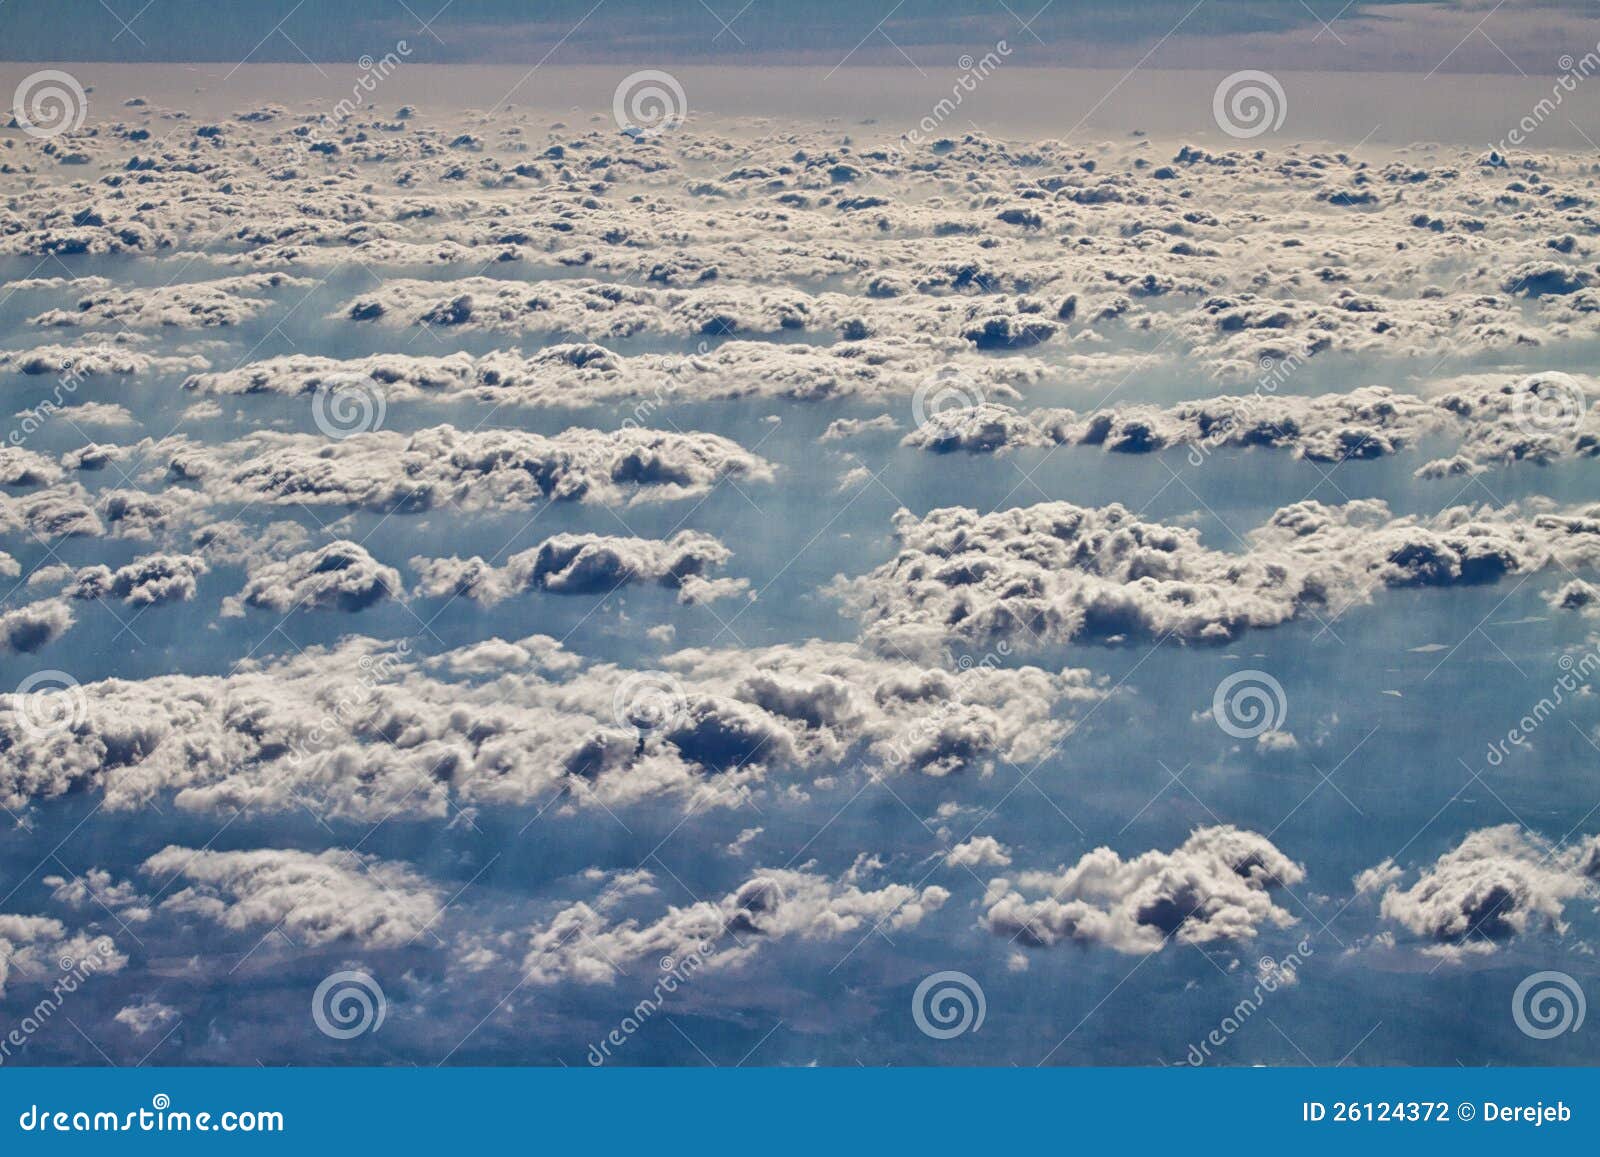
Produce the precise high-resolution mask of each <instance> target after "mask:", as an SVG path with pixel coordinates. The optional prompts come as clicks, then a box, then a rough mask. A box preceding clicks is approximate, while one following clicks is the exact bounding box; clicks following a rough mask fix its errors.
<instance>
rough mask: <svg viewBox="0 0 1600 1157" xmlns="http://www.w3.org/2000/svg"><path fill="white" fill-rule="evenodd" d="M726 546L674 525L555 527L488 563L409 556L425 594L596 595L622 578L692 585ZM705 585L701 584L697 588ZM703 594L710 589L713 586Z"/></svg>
mask: <svg viewBox="0 0 1600 1157" xmlns="http://www.w3.org/2000/svg"><path fill="white" fill-rule="evenodd" d="M732 554H733V552H732V551H730V550H729V549H728V548H727V547H725V546H723V545H722V543H720V542H718V541H717V540H716V539H715V538H712V537H711V536H710V535H708V534H702V533H700V532H699V531H693V530H684V531H679V532H678V533H677V534H675V535H673V536H672V537H671V538H670V539H666V540H661V539H648V538H621V537H617V536H615V535H601V534H558V535H553V536H552V537H550V538H547V539H545V540H544V541H543V542H541V543H540V544H539V545H538V546H536V547H533V548H532V549H530V550H525V551H520V552H519V553H517V554H514V555H511V556H510V557H509V558H507V559H506V562H505V565H503V566H498V567H497V566H494V565H493V564H492V563H489V562H485V561H484V560H483V559H482V558H480V557H478V556H476V555H474V556H473V557H472V558H468V559H463V558H422V557H419V558H413V559H412V560H411V569H412V570H414V571H416V572H417V573H418V575H419V583H418V592H419V593H421V594H423V595H427V596H429V597H435V598H437V597H444V596H451V595H457V594H459V595H464V596H466V597H468V598H471V599H474V600H476V601H478V602H481V603H486V604H493V603H497V602H500V601H501V600H502V599H506V598H509V597H511V596H512V595H516V594H520V593H521V592H523V591H530V590H540V591H549V592H551V593H553V594H595V593H598V594H604V593H606V592H608V591H611V590H614V589H616V588H617V587H619V586H622V585H623V584H625V583H656V584H658V585H660V586H664V587H670V588H674V589H679V590H681V591H682V592H683V593H684V595H685V596H689V595H691V594H692V593H693V592H695V591H696V590H697V588H696V586H695V585H693V584H692V582H691V580H693V579H696V578H701V579H703V577H704V574H705V572H706V571H708V570H712V569H715V568H717V567H720V566H722V565H723V564H724V563H726V562H727V560H728V559H729V558H730V557H731V556H732ZM706 585H707V584H705V583H703V582H702V583H701V584H700V586H701V587H702V588H703V587H704V586H706ZM704 593H715V590H714V589H713V591H711V592H702V597H703V594H704Z"/></svg>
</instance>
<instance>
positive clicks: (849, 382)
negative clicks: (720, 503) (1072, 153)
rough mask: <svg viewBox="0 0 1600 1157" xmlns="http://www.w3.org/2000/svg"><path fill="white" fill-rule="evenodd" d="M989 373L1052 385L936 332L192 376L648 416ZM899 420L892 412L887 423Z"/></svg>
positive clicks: (909, 388)
mask: <svg viewBox="0 0 1600 1157" xmlns="http://www.w3.org/2000/svg"><path fill="white" fill-rule="evenodd" d="M952 367H953V368H958V369H961V370H962V371H964V372H966V373H969V374H972V375H979V374H981V375H982V376H983V378H984V380H985V382H986V388H987V389H988V390H989V391H990V392H991V393H993V394H994V396H996V397H1003V398H1013V399H1015V398H1018V397H1020V394H1019V393H1018V387H1020V386H1026V385H1029V384H1031V383H1034V382H1037V381H1039V380H1040V379H1042V378H1043V377H1044V376H1045V374H1046V370H1047V367H1046V365H1045V363H1043V362H1042V361H1039V360H1037V359H1033V358H1024V357H1018V358H1011V359H1007V360H1006V361H1004V362H995V361H993V360H992V359H989V360H985V359H983V358H980V357H978V356H976V355H974V354H973V353H972V352H971V351H970V349H968V348H967V347H966V346H965V344H964V343H962V342H961V341H959V340H957V339H954V338H949V337H939V336H937V335H933V334H896V333H890V334H884V335H881V336H875V337H870V338H862V339H860V340H856V341H842V342H837V343H835V344H833V345H827V346H817V345H785V344H775V343H773V342H769V341H744V340H737V341H728V342H724V343H722V344H719V345H717V346H716V347H715V348H710V349H700V350H696V351H695V352H693V353H638V354H631V355H624V354H620V353H616V352H614V351H612V350H609V349H607V348H605V347H604V346H601V345H597V344H595V343H594V342H589V341H585V342H558V343H555V344H552V345H548V346H545V347H543V348H541V349H538V350H536V351H534V352H532V353H523V352H521V351H520V350H495V351H493V352H491V353H487V354H483V355H480V356H474V355H472V354H469V353H464V352H457V353H451V354H445V355H441V356H424V355H413V354H393V353H383V354H372V355H370V356H368V357H363V358H351V359H344V360H341V359H336V358H328V357H317V356H312V355H306V354H290V355H285V356H280V357H272V358H265V359H262V360H261V361H254V362H248V363H246V364H245V365H242V366H238V367H236V368H232V369H228V370H220V371H215V372H201V373H196V374H193V375H191V376H190V377H188V378H187V379H186V380H185V381H184V388H185V389H188V390H193V391H196V392H198V393H201V394H206V395H217V396H225V395H249V394H261V393H276V394H286V395H309V394H314V393H316V392H317V391H318V390H319V389H323V388H325V387H329V386H334V385H342V384H349V383H350V382H351V381H353V380H354V381H358V382H360V383H361V384H362V388H364V389H369V390H371V391H373V392H374V393H377V394H381V395H382V396H383V397H384V398H385V400H386V401H390V402H422V403H459V402H463V401H478V402H487V403H493V404H497V405H521V406H541V407H543V406H560V407H569V406H592V405H597V404H601V403H613V404H618V405H621V406H623V407H624V408H625V409H626V410H627V411H628V412H629V413H630V414H631V415H633V416H634V417H636V418H638V419H640V420H648V419H649V418H650V417H651V415H653V414H655V413H656V412H657V411H659V410H660V409H662V408H663V407H667V406H672V405H677V404H682V403H684V402H689V401H705V400H709V399H714V398H717V399H732V398H743V397H772V398H788V399H793V400H796V401H805V402H830V401H838V400H840V399H848V398H909V397H911V396H912V395H913V394H914V393H915V392H916V390H917V388H918V387H919V386H920V385H922V383H923V382H924V381H926V380H927V378H928V376H929V375H930V374H933V373H934V372H935V371H937V370H945V369H949V368H952ZM883 421H888V422H889V428H893V424H894V423H893V419H891V418H889V417H888V416H887V415H884V416H883V417H882V418H881V419H878V420H877V423H878V424H879V425H881V423H882V422H883Z"/></svg>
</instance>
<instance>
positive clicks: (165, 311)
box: [28, 273, 316, 329]
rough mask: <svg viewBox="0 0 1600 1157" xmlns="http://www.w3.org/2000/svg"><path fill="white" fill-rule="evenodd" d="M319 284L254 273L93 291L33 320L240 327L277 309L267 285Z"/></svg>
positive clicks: (45, 322)
mask: <svg viewBox="0 0 1600 1157" xmlns="http://www.w3.org/2000/svg"><path fill="white" fill-rule="evenodd" d="M315 284H316V283H315V282H313V281H312V280H310V279H309V278H305V277H293V276H291V275H289V274H286V273H252V274H247V275H245V276H242V277H224V278H220V279H218V280H216V281H200V282H187V283H180V284H177V285H160V286H153V287H152V286H139V287H134V288H128V287H123V288H106V289H93V290H89V291H88V292H85V293H82V294H80V295H79V297H78V300H77V302H76V303H74V305H73V306H72V308H71V309H49V310H45V311H44V312H43V313H41V314H38V315H37V316H35V317H31V318H29V319H28V321H29V323H30V324H32V325H37V326H107V327H111V328H115V327H121V326H131V327H133V328H136V329H152V328H157V327H181V328H201V327H210V326H225V325H239V324H241V323H242V322H245V321H249V320H250V319H251V318H255V317H259V316H260V315H261V314H263V313H265V312H266V311H267V310H268V309H270V308H271V307H272V301H271V299H269V298H266V297H263V296H260V294H261V292H262V291H263V290H267V289H300V290H308V289H310V288H312V286H313V285H315Z"/></svg>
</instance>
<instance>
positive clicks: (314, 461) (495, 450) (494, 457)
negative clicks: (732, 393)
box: [127, 426, 772, 513]
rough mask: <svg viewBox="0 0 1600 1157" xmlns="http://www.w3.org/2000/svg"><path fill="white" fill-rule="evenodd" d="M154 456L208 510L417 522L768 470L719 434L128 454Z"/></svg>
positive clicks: (512, 433) (573, 434) (759, 476)
mask: <svg viewBox="0 0 1600 1157" xmlns="http://www.w3.org/2000/svg"><path fill="white" fill-rule="evenodd" d="M127 452H128V453H137V455H138V456H139V457H141V458H143V457H150V456H156V457H158V458H160V459H161V460H162V461H163V465H164V468H165V469H166V470H167V471H168V472H169V476H170V477H173V478H175V479H178V480H183V481H190V482H196V483H198V485H199V487H200V490H201V492H202V493H203V494H204V495H205V496H206V497H207V498H208V499H210V500H211V501H213V502H246V503H250V502H261V503H269V504H281V505H297V504H301V503H303V504H306V505H310V506H348V507H355V508H360V509H365V510H377V511H381V512H383V513H389V512H390V511H396V510H398V511H402V512H420V511H425V510H432V509H435V508H437V507H440V506H444V505H446V504H455V505H457V506H459V507H461V508H462V509H468V510H475V509H484V508H494V507H511V508H515V507H520V506H526V505H530V504H533V503H538V502H543V501H545V500H548V499H556V500H580V501H587V502H601V503H620V502H625V501H644V500H648V499H671V498H684V497H689V496H694V495H699V494H703V493H705V492H706V491H707V490H709V489H710V488H711V487H712V486H713V485H714V484H715V483H716V482H718V481H719V480H720V479H722V478H725V477H734V478H741V479H749V480H751V481H757V482H762V481H770V480H771V479H772V466H771V464H770V463H768V462H766V461H765V460H764V459H762V458H760V457H758V456H756V455H754V454H751V453H749V452H748V451H746V450H744V449H743V448H741V447H740V446H738V445H737V444H736V443H734V442H732V441H730V440H729V439H727V438H723V437H720V436H719V435H715V434H700V433H680V432H678V431H658V430H642V429H625V430H616V431H600V430H585V429H580V428H576V427H574V428H573V429H569V430H566V431H563V432H562V433H560V434H557V435H555V436H553V437H546V436H544V435H542V434H533V433H529V432H527V431H524V430H473V431H462V430H457V429H455V428H454V427H452V426H436V427H434V428H432V429H428V430H419V431H417V432H416V433H412V434H400V433H395V432H391V431H387V430H382V431H374V432H371V433H366V434H357V435H353V436H351V437H349V438H345V439H343V440H342V441H330V440H329V439H326V438H321V437H315V436H312V435H306V434H278V433H259V434H254V435H251V436H250V437H247V438H244V439H241V440H239V441H237V442H228V443H223V444H219V445H217V444H214V445H200V444H196V443H192V442H189V441H187V440H178V441H176V442H174V443H173V444H170V445H169V444H167V443H160V444H155V445H144V446H140V447H130V448H128V451H127Z"/></svg>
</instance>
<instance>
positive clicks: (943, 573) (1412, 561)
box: [834, 500, 1600, 653]
mask: <svg viewBox="0 0 1600 1157" xmlns="http://www.w3.org/2000/svg"><path fill="white" fill-rule="evenodd" d="M1546 506H1548V504H1547V503H1545V504H1542V503H1540V502H1539V501H1537V500H1535V501H1532V502H1530V503H1528V504H1525V506H1524V507H1523V508H1518V507H1516V506H1508V507H1504V508H1501V509H1499V510H1492V509H1489V508H1482V509H1474V508H1471V507H1452V508H1450V509H1448V510H1445V511H1443V512H1441V513H1440V514H1438V515H1436V516H1434V517H1431V518H1420V517H1413V516H1405V517H1395V516H1393V515H1391V514H1390V512H1389V509H1388V507H1387V506H1386V505H1385V504H1384V503H1382V502H1378V501H1373V500H1358V501H1353V502H1348V503H1346V504H1344V505H1342V506H1327V505H1324V504H1322V503H1320V502H1315V501H1305V502H1299V503H1296V504H1294V505H1293V506H1286V507H1283V508H1282V509H1280V510H1278V511H1277V512H1276V513H1274V514H1273V515H1272V517H1271V518H1270V519H1268V520H1267V522H1266V523H1265V524H1264V525H1263V526H1260V527H1258V528H1256V529H1255V530H1254V531H1252V532H1251V533H1250V535H1249V537H1248V541H1247V543H1246V545H1245V549H1244V550H1243V551H1242V552H1240V553H1237V554H1234V553H1228V552H1224V551H1219V550H1214V549H1212V548H1209V547H1206V546H1204V545H1202V543H1201V540H1200V533H1199V531H1197V530H1195V529H1193V528H1189V527H1182V526H1170V525H1163V524H1161V523H1153V522H1147V521H1145V520H1143V519H1142V518H1140V517H1139V516H1138V515H1136V514H1134V513H1133V512H1131V511H1129V510H1128V509H1126V508H1125V507H1123V506H1121V505H1115V504H1114V505H1111V506H1105V507H1098V508H1095V507H1082V506H1074V505H1072V504H1071V503H1067V502H1046V503H1040V504H1039V505H1036V506H1028V507H1017V508H1012V509H1009V510H999V511H995V512H993V513H991V514H983V515H980V514H978V513H977V512H976V511H974V510H970V509H968V508H966V507H948V508H945V509H940V510H934V511H931V512H930V513H929V514H928V515H926V516H925V517H923V518H917V517H915V516H914V515H912V514H911V513H910V512H908V511H905V510H902V511H900V512H899V513H898V514H897V515H896V516H895V530H896V533H897V534H898V535H899V538H900V542H901V549H900V551H899V553H898V554H897V555H896V557H895V558H894V559H893V560H892V561H890V562H888V563H885V564H884V565H883V566H881V567H879V568H877V569H876V570H874V571H872V572H871V573H870V574H868V575H866V576H864V577H861V578H857V579H843V578H841V579H840V580H838V581H837V582H836V583H835V586H834V591H835V592H836V593H837V594H839V595H840V596H841V597H842V598H843V599H844V600H845V603H846V605H847V606H848V607H849V608H850V609H851V610H852V611H854V612H855V613H856V614H857V615H858V616H859V617H860V618H861V619H862V621H863V623H864V625H865V627H866V629H867V637H868V639H869V640H870V641H872V642H873V643H875V644H877V645H880V646H887V647H891V648H893V647H900V648H905V649H908V650H909V651H911V652H912V653H916V652H918V651H922V652H927V651H928V650H929V649H930V648H933V649H937V648H938V647H940V646H944V645H964V646H972V647H986V646H992V645H993V644H994V643H996V642H997V641H1004V642H1006V643H1008V644H1016V645H1018V646H1029V645H1037V644H1039V643H1046V642H1066V641H1069V640H1072V639H1080V638H1081V639H1086V640H1091V641H1117V640H1121V639H1125V638H1129V637H1164V636H1167V635H1169V634H1170V635H1174V636H1177V637H1178V638H1181V639H1189V640H1195V641H1199V642H1223V641H1226V640H1229V639H1232V638H1235V637H1237V636H1238V635H1239V634H1240V633H1241V632H1242V631H1244V630H1245V629H1247V628H1261V627H1271V626H1276V625H1278V624H1280V623H1284V622H1287V621H1289V620H1291V619H1294V618H1296V617H1298V616H1300V615H1301V614H1304V613H1307V612H1308V611H1309V610H1312V609H1329V610H1332V611H1334V612H1342V611H1343V609H1345V608H1347V607H1349V606H1352V605H1356V604H1358V603H1365V602H1368V601H1370V599H1371V597H1372V595H1373V594H1374V593H1375V592H1376V591H1377V590H1380V589H1384V588H1396V587H1422V586H1440V587H1442V586H1454V585H1465V584H1473V583H1486V582H1494V581H1496V580H1498V579H1500V578H1502V577H1504V576H1506V575H1512V574H1529V573H1532V572H1534V571H1538V570H1540V569H1541V568H1543V567H1546V566H1550V565H1559V566H1563V567H1568V568H1576V567H1593V566H1595V565H1596V564H1597V563H1600V508H1595V507H1588V508H1583V509H1579V510H1574V511H1566V512H1561V511H1554V510H1546V509H1543V507H1546Z"/></svg>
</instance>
